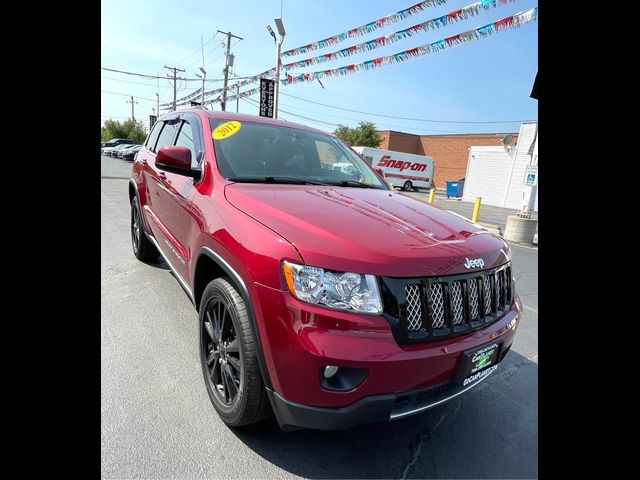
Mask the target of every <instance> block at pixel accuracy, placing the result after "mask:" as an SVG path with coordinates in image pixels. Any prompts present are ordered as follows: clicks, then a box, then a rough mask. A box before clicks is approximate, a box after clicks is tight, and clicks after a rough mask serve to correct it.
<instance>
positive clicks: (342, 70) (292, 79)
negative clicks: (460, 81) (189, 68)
mask: <svg viewBox="0 0 640 480" xmlns="http://www.w3.org/2000/svg"><path fill="white" fill-rule="evenodd" d="M514 1H515V0H480V1H478V2H476V3H474V4H472V5H468V6H467V7H464V8H462V9H459V10H456V11H453V12H449V13H448V14H446V15H443V16H442V17H438V18H434V19H432V20H427V21H426V22H422V23H420V24H418V25H414V26H412V27H409V28H407V29H404V30H400V31H398V32H395V33H392V34H390V35H385V36H383V37H379V38H377V39H374V40H371V41H369V42H364V43H361V44H358V45H353V46H351V47H348V48H346V49H343V50H340V51H338V52H334V53H330V54H327V55H320V56H319V57H314V58H309V59H306V60H302V61H300V62H293V63H290V64H287V65H284V66H283V67H284V71H285V72H286V71H288V70H291V69H293V68H294V67H293V66H294V65H295V68H298V67H301V66H303V65H302V64H303V63H304V66H307V65H313V64H316V63H322V62H325V61H329V60H333V59H334V58H339V57H345V56H350V55H353V54H355V53H359V52H363V51H367V50H372V49H375V48H378V47H380V46H383V45H387V44H389V43H395V42H397V41H399V40H401V39H402V38H405V37H411V36H413V35H415V34H416V33H418V32H420V31H426V30H431V29H437V28H441V27H443V26H446V25H449V24H451V23H454V22H456V21H458V20H461V19H465V18H467V17H468V16H475V15H476V14H477V13H479V12H478V10H479V9H480V8H482V9H485V10H486V9H488V8H490V7H496V5H497V3H499V4H500V5H504V4H506V3H509V2H514ZM445 2H446V0H441V1H439V2H438V0H434V1H432V2H420V3H418V4H416V5H414V6H413V7H409V8H408V9H405V10H402V11H401V12H406V11H411V9H414V10H415V9H416V8H417V10H415V11H419V10H422V9H424V8H426V7H427V6H432V4H433V5H436V4H437V5H441V4H444V3H445ZM423 4H424V5H423ZM427 4H428V5H427ZM419 5H422V7H418V6H419ZM415 11H412V13H415ZM398 13H400V12H398ZM537 15H538V7H535V8H532V9H531V10H528V11H526V12H521V13H518V14H515V15H513V16H512V17H506V18H503V19H501V20H498V21H496V22H493V23H489V24H487V25H485V26H483V27H479V28H476V29H475V30H469V31H467V32H464V33H461V34H458V35H453V36H451V37H446V38H444V39H442V40H438V41H436V42H433V43H430V44H425V45H420V46H419V47H416V48H412V49H410V50H405V51H403V52H399V53H396V54H394V55H387V56H385V57H379V58H375V59H373V60H369V61H366V62H363V63H359V64H352V65H346V66H344V67H338V68H333V69H329V70H322V71H317V72H307V73H303V74H300V75H297V76H292V75H288V74H287V78H286V79H284V80H281V84H282V85H289V84H293V83H299V82H310V81H313V80H315V79H316V78H324V77H331V76H336V75H346V74H347V73H353V72H354V71H360V70H371V69H373V68H379V67H381V66H386V65H391V64H393V63H398V62H403V61H405V60H407V59H409V58H413V57H416V56H422V55H428V54H431V53H436V52H438V51H440V50H444V49H445V48H450V47H451V46H455V45H457V44H459V43H468V42H470V41H474V40H479V39H480V38H482V37H485V36H489V35H492V34H493V33H495V32H498V31H500V30H501V29H503V28H515V27H519V26H520V25H522V24H524V23H528V22H530V21H533V20H537ZM529 17H531V18H529ZM383 18H387V17H383ZM501 22H502V23H501ZM374 23H375V22H374ZM368 25H369V24H368ZM350 31H351V30H350ZM354 36H355V35H354ZM332 38H333V37H332ZM381 39H383V40H381ZM316 43H320V42H316ZM294 50H296V49H294ZM285 53H286V52H285ZM325 57H327V58H325ZM328 57H331V58H328ZM275 71H276V69H275V67H273V68H271V69H269V70H266V71H264V72H262V73H259V74H257V75H254V76H252V77H248V78H245V79H243V80H241V81H240V82H237V83H234V84H233V85H229V86H227V91H233V90H235V89H237V88H241V87H244V86H246V85H248V84H250V83H251V84H255V83H257V82H258V81H259V79H260V77H263V76H267V77H269V76H273V75H274V74H275ZM223 90H224V88H216V89H213V90H209V91H205V93H204V96H205V101H206V102H207V103H219V102H221V101H222V100H221V98H217V99H215V100H213V101H211V100H208V98H210V97H211V96H212V95H216V94H218V93H221V92H222V91H223ZM247 92H251V93H250V95H254V94H255V93H257V92H258V89H253V90H248V91H247ZM247 92H242V93H240V94H239V95H240V98H244V97H243V94H244V93H247ZM200 94H201V89H198V90H197V91H196V92H193V93H191V94H190V95H188V96H186V97H183V99H181V100H178V101H177V102H176V105H177V106H182V105H186V104H188V103H189V102H190V100H191V99H195V98H197V97H198V96H200ZM250 95H244V96H250ZM237 96H238V95H235V94H234V95H230V96H227V101H232V100H235V99H236V98H237ZM169 105H171V103H165V104H162V105H161V106H169Z"/></svg>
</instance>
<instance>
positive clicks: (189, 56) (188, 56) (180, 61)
mask: <svg viewBox="0 0 640 480" xmlns="http://www.w3.org/2000/svg"><path fill="white" fill-rule="evenodd" d="M216 35H217V34H214V35H213V36H212V37H211V38H210V39H209V40H207V41H206V42H204V45H206V44H207V43H209V42H210V41H211V40H213V39H214V38H215V36H216ZM204 45H203V46H204ZM199 51H200V48H198V49H197V50H196V51H195V52H193V53H192V54H190V55H187V56H186V57H184V58H183V59H181V60H178V61H177V62H173V63H182V62H183V61H185V60H186V59H188V58H191V57H193V56H194V55H195V54H196V53H198V52H199Z"/></svg>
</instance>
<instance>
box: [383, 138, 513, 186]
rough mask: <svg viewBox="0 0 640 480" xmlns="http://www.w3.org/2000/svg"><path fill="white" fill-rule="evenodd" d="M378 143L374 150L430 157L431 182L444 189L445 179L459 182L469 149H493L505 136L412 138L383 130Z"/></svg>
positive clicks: (462, 175) (463, 171)
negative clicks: (484, 147) (433, 166)
mask: <svg viewBox="0 0 640 480" xmlns="http://www.w3.org/2000/svg"><path fill="white" fill-rule="evenodd" d="M378 133H379V134H380V136H381V137H382V143H381V144H380V146H379V147H378V148H381V149H383V150H393V151H396V152H405V153H414V154H416V155H428V156H430V157H433V160H434V162H435V164H436V168H435V175H434V181H435V183H436V186H437V187H438V188H444V187H445V186H446V183H445V182H446V181H447V180H459V179H461V178H462V177H464V176H465V174H466V171H467V160H468V159H469V147H471V146H497V145H500V139H502V138H504V136H505V135H507V134H506V133H461V134H450V135H415V134H413V133H403V132H396V131H393V130H383V131H379V132H378ZM511 135H513V140H512V141H511V145H515V144H516V143H517V142H518V134H517V133H511Z"/></svg>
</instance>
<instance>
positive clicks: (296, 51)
mask: <svg viewBox="0 0 640 480" xmlns="http://www.w3.org/2000/svg"><path fill="white" fill-rule="evenodd" d="M487 1H488V2H490V1H493V3H495V1H496V0H487ZM500 1H502V0H500ZM445 3H447V0H426V1H424V2H419V3H416V4H415V5H412V6H410V7H409V8H405V9H404V10H400V11H399V12H396V13H392V14H390V15H387V16H385V17H382V18H379V19H377V20H374V21H373V22H369V23H367V24H365V25H360V26H359V27H356V28H352V29H351V30H347V31H346V32H343V33H339V34H338V35H334V36H333V37H329V38H324V39H322V40H319V41H317V42H313V43H310V44H309V45H304V46H302V47H298V48H292V49H291V50H287V51H286V52H284V53H282V56H283V57H294V56H296V55H300V54H302V53H307V52H311V51H313V50H319V49H321V48H325V47H328V46H329V45H334V44H336V43H340V42H344V41H345V40H346V39H347V38H353V37H359V36H362V35H365V34H367V33H370V32H373V31H375V30H378V29H379V28H382V27H385V26H387V25H388V24H390V23H395V22H397V21H399V20H403V19H405V18H408V17H410V16H411V15H413V14H414V13H418V12H421V11H422V10H424V9H425V8H429V7H435V6H438V5H444V4H445Z"/></svg>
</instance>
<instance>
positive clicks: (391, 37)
mask: <svg viewBox="0 0 640 480" xmlns="http://www.w3.org/2000/svg"><path fill="white" fill-rule="evenodd" d="M514 1H515V0H503V1H500V2H499V3H498V2H496V1H495V0H493V1H488V0H481V1H478V2H475V3H472V4H471V5H467V6H466V7H462V8H460V9H458V10H454V11H452V12H449V13H447V14H445V15H442V16H440V17H436V18H432V19H430V20H427V21H426V22H421V23H418V24H416V25H412V26H410V27H409V28H405V29H403V30H398V31H397V32H393V33H390V34H388V35H383V36H381V37H378V38H374V39H373V40H369V41H368V42H362V43H358V44H357V45H352V46H350V47H347V48H343V49H342V50H338V51H335V52H332V53H326V54H324V55H319V56H317V57H312V58H307V59H304V60H299V61H297V62H292V63H287V64H286V65H283V66H282V68H283V69H284V71H285V72H287V71H289V70H293V69H296V68H304V67H308V66H309V65H315V64H317V63H323V62H329V61H331V60H336V59H338V58H340V57H349V56H351V55H355V54H357V53H362V52H366V51H369V50H373V49H376V48H380V47H384V46H385V45H389V44H391V43H395V42H398V41H400V40H402V39H404V38H407V37H412V36H414V35H416V34H417V33H420V32H428V31H429V30H436V29H439V28H443V27H446V26H448V25H451V24H452V23H455V22H458V21H460V20H466V19H467V18H470V17H475V16H476V15H478V13H480V9H483V10H488V9H489V8H492V7H493V8H495V7H496V6H497V5H506V4H507V3H509V2H514Z"/></svg>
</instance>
